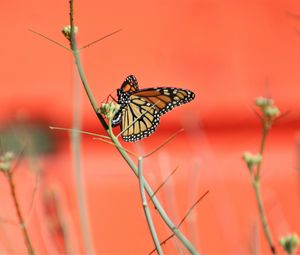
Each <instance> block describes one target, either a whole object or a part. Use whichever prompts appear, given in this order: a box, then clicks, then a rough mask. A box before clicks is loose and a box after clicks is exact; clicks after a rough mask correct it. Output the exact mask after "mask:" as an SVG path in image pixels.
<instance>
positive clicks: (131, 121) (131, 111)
mask: <svg viewBox="0 0 300 255" xmlns="http://www.w3.org/2000/svg"><path fill="white" fill-rule="evenodd" d="M159 117H160V114H159V112H158V111H157V110H156V108H155V106H153V104H151V103H149V102H148V101H147V100H145V99H144V98H141V97H138V96H135V95H132V96H130V103H129V104H127V105H126V106H125V107H124V108H123V109H122V122H121V130H122V138H123V139H124V140H125V141H126V142H135V141H138V140H141V139H143V138H145V137H148V136H149V135H151V134H152V133H153V132H154V131H155V130H156V128H157V126H158V124H159Z"/></svg>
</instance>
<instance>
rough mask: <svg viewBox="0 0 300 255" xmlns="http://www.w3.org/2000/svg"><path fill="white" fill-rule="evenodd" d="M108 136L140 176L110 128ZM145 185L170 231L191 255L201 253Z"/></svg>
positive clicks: (145, 185) (144, 181)
mask: <svg viewBox="0 0 300 255" xmlns="http://www.w3.org/2000/svg"><path fill="white" fill-rule="evenodd" d="M108 134H109V136H110V137H111V139H112V141H113V143H114V144H116V148H117V150H118V151H119V152H120V154H121V155H122V157H123V158H124V159H125V161H126V162H127V164H128V165H129V167H130V168H131V169H132V170H133V172H134V174H135V175H136V176H138V169H137V167H136V165H135V164H134V163H133V161H132V160H131V158H130V157H129V156H128V154H127V153H126V151H125V150H124V149H122V147H121V144H120V142H119V141H118V139H117V138H116V137H115V136H114V134H113V133H112V130H111V128H109V130H108ZM143 183H144V187H145V190H146V192H147V193H148V195H149V197H151V198H152V202H153V204H154V206H155V208H156V209H157V211H158V213H159V215H160V216H161V218H162V219H163V221H164V222H165V223H166V225H167V226H168V227H169V229H170V230H171V231H172V232H173V233H174V235H175V236H176V237H177V238H178V239H179V240H180V242H181V243H182V244H183V245H184V246H185V247H186V248H187V250H188V251H189V252H190V253H191V254H199V252H198V251H197V250H196V248H195V247H194V246H193V245H192V243H191V242H190V241H189V240H188V239H187V238H186V237H185V236H184V235H183V234H182V233H181V231H180V230H179V229H178V228H177V226H176V225H175V224H174V223H173V222H172V220H171V219H170V218H169V216H168V214H167V213H166V212H165V210H164V209H163V207H162V206H161V204H160V202H159V201H158V199H157V197H156V196H155V195H154V192H153V190H152V188H151V186H150V185H149V184H148V182H147V181H146V180H145V179H144V180H143Z"/></svg>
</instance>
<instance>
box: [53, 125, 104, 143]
mask: <svg viewBox="0 0 300 255" xmlns="http://www.w3.org/2000/svg"><path fill="white" fill-rule="evenodd" d="M49 128H50V129H53V130H63V131H70V132H78V133H81V134H86V135H92V136H97V137H100V138H102V139H108V140H110V138H109V137H108V136H105V135H99V134H96V133H91V132H87V131H82V130H76V129H72V128H61V127H52V126H49Z"/></svg>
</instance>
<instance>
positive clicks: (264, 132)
mask: <svg viewBox="0 0 300 255" xmlns="http://www.w3.org/2000/svg"><path fill="white" fill-rule="evenodd" d="M262 125H263V130H262V137H261V142H260V148H259V154H260V155H261V156H262V155H263V152H264V149H265V144H266V138H267V135H268V131H269V128H268V127H267V126H266V124H265V122H264V120H262ZM260 168H261V162H260V163H259V164H258V165H257V169H256V173H255V179H256V180H259V179H260Z"/></svg>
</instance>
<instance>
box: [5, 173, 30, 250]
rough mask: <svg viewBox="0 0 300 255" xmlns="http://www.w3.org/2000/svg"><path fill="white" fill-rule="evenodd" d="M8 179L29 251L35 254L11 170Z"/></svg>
mask: <svg viewBox="0 0 300 255" xmlns="http://www.w3.org/2000/svg"><path fill="white" fill-rule="evenodd" d="M7 179H8V183H9V187H10V192H11V195H12V198H13V201H14V205H15V208H16V212H17V216H18V219H19V223H20V226H21V229H22V232H23V236H24V239H25V244H26V247H27V250H28V253H29V254H30V255H34V254H35V252H34V250H33V247H32V244H31V241H30V238H29V234H28V232H27V228H26V225H25V222H24V218H23V216H22V213H21V209H20V205H19V202H18V199H17V194H16V190H15V184H14V182H13V176H12V173H11V171H10V170H9V171H7Z"/></svg>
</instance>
